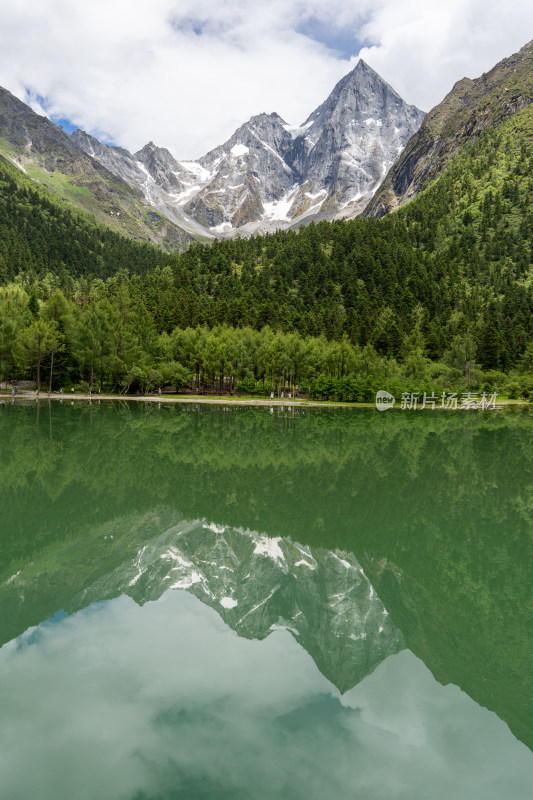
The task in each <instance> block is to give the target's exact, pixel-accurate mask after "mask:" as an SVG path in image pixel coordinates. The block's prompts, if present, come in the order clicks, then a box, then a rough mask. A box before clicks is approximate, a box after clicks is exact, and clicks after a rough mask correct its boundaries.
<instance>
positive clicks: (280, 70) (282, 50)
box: [0, 0, 533, 159]
mask: <svg viewBox="0 0 533 800" xmlns="http://www.w3.org/2000/svg"><path fill="white" fill-rule="evenodd" d="M0 6H1V10H2V24H1V27H0V85H1V86H3V87H5V88H7V89H9V90H10V91H12V92H13V93H14V94H16V95H17V97H19V98H21V99H23V100H25V101H26V102H29V103H30V104H31V105H32V107H33V108H34V109H35V110H41V112H42V111H45V112H46V113H47V114H48V116H50V117H51V118H52V119H54V121H61V120H63V121H64V124H65V126H66V127H67V129H69V130H71V129H72V128H71V127H70V125H73V126H75V127H81V128H83V129H85V130H87V131H88V132H91V133H93V134H94V135H96V136H98V137H99V138H102V139H104V140H105V141H109V142H113V143H116V144H120V145H122V146H124V147H127V148H128V149H129V150H132V151H134V150H137V149H139V148H140V147H142V146H143V145H144V144H145V143H146V142H147V141H149V140H153V141H154V142H155V143H156V144H158V145H161V146H166V147H168V148H169V149H170V150H172V152H173V153H174V154H175V155H176V156H177V157H178V158H181V159H187V158H198V157H199V156H201V155H203V154H204V153H205V152H207V151H208V150H209V149H211V148H212V147H215V146H217V145H218V144H221V143H222V142H223V141H225V139H227V138H228V137H229V136H230V135H231V134H232V133H233V131H234V130H235V128H237V127H238V126H239V125H240V124H242V123H243V122H245V121H246V120H247V119H249V118H250V116H252V115H253V114H257V113H260V112H262V111H266V112H272V111H277V112H278V113H279V114H281V116H282V117H283V118H284V119H285V120H286V121H287V122H289V123H291V124H300V123H302V122H303V121H304V120H305V119H306V117H307V116H308V115H309V114H310V113H311V111H313V110H314V108H315V107H316V106H317V105H318V104H319V103H321V102H322V101H323V100H324V99H325V98H326V97H327V95H328V94H329V92H330V91H331V89H332V88H333V86H334V85H335V83H336V82H337V81H338V80H339V79H340V78H341V77H342V76H343V75H345V74H346V73H347V72H349V71H350V70H351V69H352V68H353V67H354V66H355V64H356V63H357V61H358V58H359V57H360V56H361V57H363V58H364V59H365V60H366V61H367V62H368V63H369V64H370V66H372V67H373V68H374V69H375V70H376V71H377V72H379V73H380V74H381V75H382V77H383V78H385V80H387V81H388V82H389V83H390V84H391V85H392V86H393V87H394V88H395V89H396V90H397V91H398V92H399V93H400V94H401V95H402V97H403V98H404V99H405V100H407V101H408V102H410V103H414V104H416V105H417V106H419V107H420V108H422V109H424V110H426V111H427V110H429V109H430V108H431V107H432V106H433V105H435V104H436V103H438V102H439V101H440V100H441V99H442V97H443V96H444V95H445V94H446V92H447V91H448V90H449V89H450V88H451V86H452V85H453V84H454V83H455V81H456V80H458V79H460V78H462V77H463V76H465V75H468V76H469V77H472V78H473V77H477V76H478V75H480V74H481V73H482V72H484V71H487V70H489V69H490V68H491V67H492V66H494V64H495V63H496V62H497V61H499V60H500V59H501V58H504V57H505V56H507V55H510V54H511V53H513V52H515V51H516V50H518V49H519V48H520V47H521V46H522V45H524V44H525V43H526V42H527V41H529V40H530V39H531V38H532V37H533V3H531V0H506V1H505V2H504V0H493V2H490V3H487V2H486V0H444V1H443V0H328V2H323V0H0Z"/></svg>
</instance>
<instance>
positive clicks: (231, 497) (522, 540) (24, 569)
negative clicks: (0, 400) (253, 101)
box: [0, 403, 533, 800]
mask: <svg viewBox="0 0 533 800" xmlns="http://www.w3.org/2000/svg"><path fill="white" fill-rule="evenodd" d="M532 433H533V415H532V414H531V413H529V412H527V411H517V412H509V413H507V412H505V413H503V412H484V413H483V412H468V413H465V412H457V413H439V412H426V413H415V412H400V411H399V412H395V411H393V412H387V413H386V414H379V413H378V412H375V411H373V410H364V411H362V410H348V411H344V410H333V409H316V410H315V409H312V410H302V409H300V410H299V411H298V412H296V411H294V410H289V409H287V408H285V409H284V410H283V411H280V410H278V409H276V410H275V411H274V412H273V413H270V410H269V409H268V408H244V407H243V408H235V407H224V406H213V407H205V406H202V407H195V406H194V405H187V406H180V407H165V406H163V407H161V408H158V407H157V406H155V405H153V406H148V405H147V406H141V405H135V406H128V405H127V404H122V405H120V406H119V405H112V404H105V403H103V404H101V405H97V404H93V405H91V406H89V405H87V404H79V405H73V406H71V405H64V406H62V405H59V404H57V403H56V404H54V403H52V404H50V405H48V404H46V403H44V404H40V405H37V404H35V405H31V406H29V405H28V406H25V405H18V406H11V405H2V406H0V436H1V441H2V457H1V460H0V519H1V522H0V552H1V560H0V565H1V566H0V610H1V615H0V643H1V644H2V647H1V649H0V678H1V680H0V703H1V706H2V715H1V718H0V774H1V775H2V787H3V788H2V791H1V793H0V794H1V796H2V797H6V798H9V799H10V800H11V798H13V800H17V799H18V798H23V799H24V800H26V798H43V799H47V798H54V800H62V798H95V797H98V798H109V799H110V800H111V799H112V800H115V798H132V799H133V798H135V799H136V800H141V798H154V799H155V798H217V799H218V798H226V797H228V798H230V797H231V798H277V797H283V798H304V797H305V798H323V797H326V796H332V797H338V798H365V799H366V798H368V799H369V800H370V799H372V800H373V799H374V798H378V799H380V798H384V800H385V798H387V799H388V798H402V799H403V798H405V799H406V800H407V798H409V800H412V799H413V798H429V797H431V798H443V800H444V798H446V799H447V798H451V797H453V798H465V800H466V798H481V797H483V798H494V799H495V800H496V798H497V799H498V800H500V798H502V797H504V796H505V797H506V798H508V799H510V800H514V798H516V800H522V799H523V798H524V800H525V798H527V797H529V794H530V787H531V785H533V756H532V753H531V749H532V747H533V724H532V721H531V720H532V710H533V698H532V683H531V653H532V634H531V631H532V629H533V628H532V595H531V585H532V577H533V576H532V567H531V564H532V561H531V556H532V538H533V536H532V521H533V480H532V478H533V436H532Z"/></svg>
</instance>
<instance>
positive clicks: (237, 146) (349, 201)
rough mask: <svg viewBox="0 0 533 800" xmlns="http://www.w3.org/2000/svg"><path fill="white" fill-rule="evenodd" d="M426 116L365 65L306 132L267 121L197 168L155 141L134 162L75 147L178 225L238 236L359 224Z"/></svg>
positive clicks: (88, 141)
mask: <svg viewBox="0 0 533 800" xmlns="http://www.w3.org/2000/svg"><path fill="white" fill-rule="evenodd" d="M423 118H424V113H423V112H422V111H420V110H419V109H418V108H416V107H415V106H411V105H408V104H407V103H405V102H404V101H403V100H402V99H401V97H400V96H399V95H398V94H397V93H396V92H395V91H394V90H393V89H392V88H391V87H390V86H389V85H388V84H387V83H386V82H385V81H384V80H383V79H382V78H380V76H379V75H378V74H377V73H376V72H374V70H373V69H371V68H370V67H369V66H368V65H367V64H365V62H364V61H359V63H358V64H357V66H356V67H355V68H354V69H353V70H352V71H351V72H350V73H349V74H348V75H346V76H345V77H344V78H343V79H342V80H341V81H339V83H338V84H337V85H336V86H335V88H334V89H333V91H332V93H331V94H330V96H329V97H328V99H327V100H326V101H325V102H324V103H322V105H320V106H319V107H318V108H317V109H316V111H314V112H313V113H312V114H311V115H310V117H309V118H308V119H307V120H306V121H305V122H304V123H303V125H300V126H292V125H289V124H287V123H286V122H285V121H284V120H283V119H282V118H281V117H280V116H279V115H278V114H276V113H273V114H259V115H257V116H254V117H252V118H251V119H250V120H249V121H248V122H246V123H245V124H244V125H242V126H241V127H240V128H238V130H237V131H235V133H234V134H233V136H232V137H231V138H230V139H228V141H227V142H225V143H224V144H223V145H220V146H219V147H217V148H215V149H214V150H212V151H210V152H209V153H207V154H206V155H205V156H203V157H202V158H200V159H198V160H197V161H192V162H191V161H178V160H176V159H175V158H174V157H173V156H172V154H171V153H170V152H169V151H168V150H165V149H164V148H159V147H156V146H155V145H154V144H153V143H152V142H150V143H149V144H147V145H146V146H145V147H144V148H143V149H142V150H140V151H139V152H138V153H135V154H134V155H131V154H130V153H129V152H128V151H126V150H124V149H122V148H117V147H109V146H107V145H103V144H101V143H100V142H98V141H97V140H96V139H94V138H93V137H91V136H89V135H88V134H86V133H84V132H83V131H79V130H78V131H75V132H74V133H73V134H72V139H73V141H74V143H75V144H76V145H77V146H78V147H79V148H80V149H82V150H83V151H84V152H85V153H87V154H88V155H90V156H91V157H92V158H94V159H96V160H97V161H99V162H100V163H101V164H102V165H104V166H105V167H106V169H108V170H109V171H110V172H113V173H114V174H116V175H117V176H119V177H120V178H122V180H124V181H126V182H127V183H129V184H130V185H131V186H133V187H135V188H137V189H140V190H141V191H142V192H143V194H144V196H145V198H146V199H147V200H148V202H150V204H151V205H153V206H154V207H155V208H157V210H158V211H160V212H161V213H163V214H165V215H166V216H167V217H168V218H169V219H170V220H172V221H173V222H175V223H176V224H179V225H181V226H182V227H185V229H186V230H189V231H191V232H195V233H198V231H199V230H201V231H202V232H203V234H204V235H205V234H206V233H210V234H211V235H212V236H225V235H229V236H231V235H234V234H236V233H239V234H248V233H252V232H254V231H256V230H266V231H268V230H274V229H276V228H280V227H290V226H293V225H298V224H301V223H302V222H305V221H310V220H311V219H317V218H329V219H334V218H338V217H352V216H356V215H357V214H359V213H360V212H361V211H362V209H363V208H364V206H365V205H366V203H367V202H368V201H369V200H370V198H371V197H372V195H373V194H374V192H375V191H376V189H377V188H378V186H379V185H380V184H381V182H382V181H383V180H384V178H385V176H386V174H387V172H388V170H389V168H390V167H391V166H392V164H393V163H394V162H395V161H396V159H397V158H398V157H399V155H400V153H401V152H402V150H403V148H404V147H405V145H406V144H407V142H408V140H409V139H410V137H411V136H412V135H413V134H414V133H415V132H416V131H417V130H418V128H419V127H420V125H421V123H422V120H423Z"/></svg>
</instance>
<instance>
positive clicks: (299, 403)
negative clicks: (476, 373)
mask: <svg viewBox="0 0 533 800" xmlns="http://www.w3.org/2000/svg"><path fill="white" fill-rule="evenodd" d="M4 398H5V399H6V400H11V401H13V397H12V395H11V393H10V392H0V400H3V399H4ZM15 399H16V400H19V399H20V400H34V401H39V402H42V401H44V400H59V401H60V402H66V401H69V400H70V401H74V400H76V401H84V402H89V403H93V402H97V403H98V402H101V401H103V400H105V401H111V402H112V401H115V402H116V401H118V402H127V403H129V402H134V403H158V404H160V403H166V404H172V403H195V404H196V405H198V404H204V405H235V406H267V407H268V406H270V407H272V408H275V407H278V408H293V407H296V408H302V407H303V408H351V409H361V408H374V409H376V405H375V403H374V402H370V403H354V402H352V403H350V402H347V401H340V400H300V399H294V398H291V400H288V399H287V398H283V399H281V398H278V397H276V398H274V399H273V400H271V399H270V398H258V397H249V398H246V397H214V396H207V397H206V396H205V395H161V396H159V395H142V396H141V395H116V394H91V395H90V394H88V393H82V392H72V393H70V394H66V393H63V394H60V393H59V392H52V393H51V394H48V392H43V391H42V390H41V392H40V393H39V395H37V393H36V392H35V391H19V392H18V393H17V396H16V398H15ZM497 402H498V406H497V407H496V408H495V409H494V408H489V409H481V408H472V409H469V408H463V407H462V406H460V405H459V406H458V407H457V408H438V407H437V408H434V409H432V408H430V407H428V408H425V409H422V408H416V409H400V407H399V406H398V407H397V408H396V410H397V411H398V410H407V411H484V410H486V411H495V410H498V409H499V408H501V407H503V406H510V407H514V406H520V407H524V406H526V407H527V406H529V405H530V403H529V402H528V401H527V400H510V399H502V400H498V401H497ZM376 410H377V409H376ZM380 413H383V412H380Z"/></svg>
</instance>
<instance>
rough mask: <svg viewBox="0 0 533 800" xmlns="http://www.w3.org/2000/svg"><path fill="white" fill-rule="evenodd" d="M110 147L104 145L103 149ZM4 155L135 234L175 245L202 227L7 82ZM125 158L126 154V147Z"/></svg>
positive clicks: (0, 143) (1, 126) (1, 138)
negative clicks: (160, 203) (152, 196)
mask: <svg viewBox="0 0 533 800" xmlns="http://www.w3.org/2000/svg"><path fill="white" fill-rule="evenodd" d="M95 141H96V140H95ZM104 147H105V146H104V145H101V146H100V150H99V154H98V155H100V156H101V155H102V153H103V151H104ZM0 155H3V156H4V157H5V158H6V159H8V160H9V161H11V162H12V163H13V164H15V165H16V166H17V167H18V168H19V169H20V170H22V171H23V172H24V173H26V174H28V175H29V176H30V177H31V178H32V179H33V180H35V181H37V182H38V183H40V184H41V185H42V186H44V187H45V188H46V189H48V190H49V191H51V192H53V193H54V194H56V195H58V196H59V197H60V198H62V199H63V200H64V201H66V202H67V203H68V204H70V205H73V206H75V207H77V208H78V209H82V210H84V211H88V212H90V213H92V214H94V216H95V217H96V218H97V220H98V221H99V222H103V223H104V224H106V225H107V226H108V227H110V228H112V229H113V230H115V231H117V232H118V233H121V234H123V235H126V236H129V237H131V238H133V239H137V240H140V241H151V242H153V243H154V244H158V245H160V246H162V247H164V248H166V249H169V250H171V249H174V248H175V247H181V246H184V245H187V244H188V243H189V242H190V241H192V239H193V238H194V237H195V233H197V232H199V233H201V231H200V230H199V229H198V231H196V230H195V227H194V226H193V225H191V226H187V225H186V224H182V220H181V219H179V220H178V219H177V218H174V219H173V218H172V215H171V214H165V213H162V212H160V211H158V210H157V209H156V208H155V207H154V204H152V203H150V201H149V200H147V199H146V197H147V196H146V192H143V191H142V189H141V188H140V187H139V186H137V185H136V184H135V183H134V182H133V181H131V180H124V179H123V178H122V177H121V175H119V174H118V173H117V172H116V171H113V170H110V169H109V168H108V166H107V165H106V163H105V161H106V159H102V158H101V157H96V156H97V153H96V152H94V153H93V152H88V150H87V149H85V148H80V147H79V146H78V145H77V144H76V141H75V139H72V138H71V137H70V136H69V135H68V134H66V133H65V132H64V131H63V129H62V128H60V127H59V126H57V125H55V124H54V123H53V122H51V121H50V120H49V119H48V118H47V117H44V116H40V115H39V114H36V113H35V112H34V111H32V110H31V109H30V108H29V107H28V106H27V105H25V104H24V103H23V102H22V101H20V100H18V99H17V98H16V97H14V95H12V94H11V93H10V92H8V91H7V90H5V89H2V88H0ZM120 158H121V159H122V160H124V159H125V158H126V151H122V152H121V154H120ZM196 228H198V226H196Z"/></svg>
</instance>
